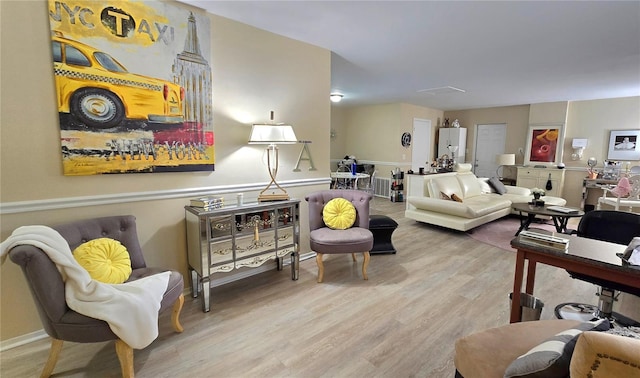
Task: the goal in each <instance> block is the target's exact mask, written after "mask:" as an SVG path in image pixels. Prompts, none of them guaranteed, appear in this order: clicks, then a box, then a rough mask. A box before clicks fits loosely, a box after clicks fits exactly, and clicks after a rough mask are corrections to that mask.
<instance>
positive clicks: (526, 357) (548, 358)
mask: <svg viewBox="0 0 640 378" xmlns="http://www.w3.org/2000/svg"><path fill="white" fill-rule="evenodd" d="M608 329H609V320H607V319H599V320H594V321H590V322H584V323H580V324H578V325H577V326H575V327H573V328H570V329H567V330H565V331H562V332H559V333H557V334H556V335H555V336H553V337H551V338H548V339H547V340H545V341H543V342H542V343H541V344H539V345H537V346H535V347H533V348H532V349H530V350H529V351H528V352H527V353H525V354H523V355H522V356H520V357H518V358H516V359H515V360H514V361H513V362H512V363H511V364H510V365H509V367H507V370H506V371H505V374H504V377H505V378H515V377H527V378H554V377H558V378H564V377H568V376H569V364H570V363H571V356H572V355H573V349H574V347H575V345H576V341H577V339H578V337H579V336H580V334H581V333H582V332H585V331H606V330H608Z"/></svg>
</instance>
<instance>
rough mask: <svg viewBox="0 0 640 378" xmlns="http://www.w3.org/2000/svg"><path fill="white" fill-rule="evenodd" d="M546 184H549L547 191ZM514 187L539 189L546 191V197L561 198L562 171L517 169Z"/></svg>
mask: <svg viewBox="0 0 640 378" xmlns="http://www.w3.org/2000/svg"><path fill="white" fill-rule="evenodd" d="M547 182H550V183H551V189H547ZM516 186H522V187H524V188H529V189H532V188H540V189H544V190H545V191H546V195H548V196H553V197H562V187H563V186H564V170H563V169H555V168H532V167H518V176H517V180H516Z"/></svg>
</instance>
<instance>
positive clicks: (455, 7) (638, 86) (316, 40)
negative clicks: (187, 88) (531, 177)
mask: <svg viewBox="0 0 640 378" xmlns="http://www.w3.org/2000/svg"><path fill="white" fill-rule="evenodd" d="M181 2H183V3H187V4H191V5H194V6H196V7H199V8H204V9H206V10H207V11H209V12H210V13H213V14H216V15H219V16H222V17H226V18H229V19H232V20H236V21H239V22H242V23H245V24H249V25H252V26H255V27H257V28H260V29H264V30H267V31H270V32H273V33H276V34H279V35H283V36H286V37H289V38H292V39H295V40H299V41H303V42H307V43H310V44H312V45H315V46H319V47H323V48H326V49H328V50H331V52H332V59H331V74H332V75H331V76H332V78H331V86H332V91H334V92H340V93H342V94H344V99H343V101H342V102H341V103H340V104H344V105H366V104H381V103H395V102H404V103H410V104H415V105H419V106H426V107H430V108H435V109H441V110H455V109H470V108H483V107H495V106H508V105H520V104H533V103H542V102H553V101H577V100H591V99H604V98H616V97H628V96H640V1H621V2H615V1H200V0H181ZM452 88H457V89H461V90H463V91H464V92H463V91H458V90H455V89H452ZM327 95H328V94H327Z"/></svg>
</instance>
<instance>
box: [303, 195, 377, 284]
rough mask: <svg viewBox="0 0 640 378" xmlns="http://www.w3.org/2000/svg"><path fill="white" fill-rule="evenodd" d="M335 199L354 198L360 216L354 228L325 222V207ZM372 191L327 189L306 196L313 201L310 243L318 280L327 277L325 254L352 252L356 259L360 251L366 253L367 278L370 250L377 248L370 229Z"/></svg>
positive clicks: (363, 274)
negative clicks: (340, 227)
mask: <svg viewBox="0 0 640 378" xmlns="http://www.w3.org/2000/svg"><path fill="white" fill-rule="evenodd" d="M334 198H344V199H346V200H348V201H350V202H351V203H352V204H353V206H354V207H355V209H356V219H355V223H354V224H353V226H352V227H350V228H347V229H345V230H334V229H331V228H329V227H327V225H326V224H325V222H324V220H323V216H322V212H323V209H324V206H325V205H326V204H327V202H329V201H330V200H332V199H334ZM371 198H372V196H371V194H369V193H366V192H362V191H359V190H323V191H320V192H316V193H312V194H309V195H308V196H306V197H305V199H306V200H307V202H308V203H309V230H310V234H309V242H310V244H311V250H312V251H314V252H316V262H317V264H318V282H322V280H323V277H324V265H323V263H322V256H323V255H324V254H338V253H351V256H352V257H353V261H356V256H355V254H356V253H362V254H363V255H364V261H363V263H362V277H363V278H364V279H365V280H366V279H368V276H367V266H368V265H369V251H371V248H372V247H373V234H372V233H371V231H369V202H370V201H371Z"/></svg>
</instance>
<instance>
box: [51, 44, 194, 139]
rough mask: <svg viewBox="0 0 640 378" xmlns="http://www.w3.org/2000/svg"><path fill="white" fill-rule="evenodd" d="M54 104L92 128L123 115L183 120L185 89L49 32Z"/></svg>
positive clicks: (113, 123) (161, 121) (147, 120)
mask: <svg viewBox="0 0 640 378" xmlns="http://www.w3.org/2000/svg"><path fill="white" fill-rule="evenodd" d="M52 48H53V67H54V74H55V82H56V87H57V95H58V110H59V112H60V113H61V114H63V113H69V114H71V115H72V116H73V117H74V118H75V119H76V120H77V121H79V122H81V123H83V124H84V125H85V126H87V127H88V128H92V129H109V128H113V127H117V126H118V125H120V124H121V123H122V122H123V121H124V120H134V121H142V122H143V124H146V123H151V124H153V123H158V124H164V125H167V124H169V125H171V124H181V123H182V122H183V121H184V117H183V113H182V109H183V106H182V102H183V101H184V95H185V93H184V89H183V88H182V87H181V86H180V85H177V84H174V83H171V82H169V81H166V80H161V79H156V78H153V77H148V76H143V75H138V74H134V73H130V72H128V71H127V69H126V68H125V67H124V66H123V65H122V64H120V63H119V62H118V61H117V60H116V59H114V58H113V57H112V56H111V55H109V54H107V53H105V52H103V51H99V50H97V49H95V48H93V47H91V46H88V45H86V44H84V43H81V42H78V41H74V40H71V39H68V38H65V37H64V36H63V35H62V33H60V32H54V35H53V36H52Z"/></svg>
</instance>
